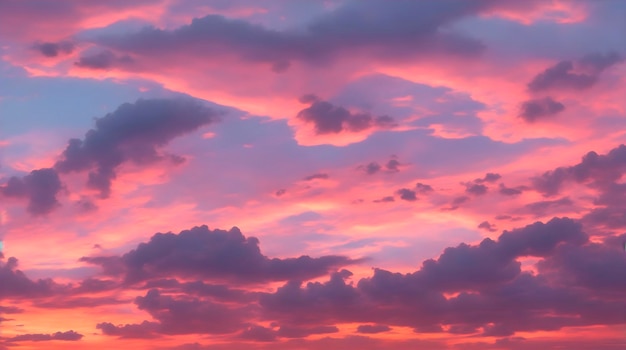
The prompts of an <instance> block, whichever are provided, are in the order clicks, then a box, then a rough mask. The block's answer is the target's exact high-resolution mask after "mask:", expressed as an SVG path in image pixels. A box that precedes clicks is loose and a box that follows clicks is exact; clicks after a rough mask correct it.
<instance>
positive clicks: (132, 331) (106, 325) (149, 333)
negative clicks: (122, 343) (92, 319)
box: [96, 321, 161, 339]
mask: <svg viewBox="0 0 626 350" xmlns="http://www.w3.org/2000/svg"><path fill="white" fill-rule="evenodd" d="M96 329H99V330H100V331H102V334H104V335H110V336H114V337H119V338H122V339H152V338H157V337H159V335H158V331H159V330H160V329H161V326H160V324H159V323H157V322H149V321H143V322H142V323H140V324H125V325H114V324H112V323H110V322H102V323H98V324H97V325H96Z"/></svg>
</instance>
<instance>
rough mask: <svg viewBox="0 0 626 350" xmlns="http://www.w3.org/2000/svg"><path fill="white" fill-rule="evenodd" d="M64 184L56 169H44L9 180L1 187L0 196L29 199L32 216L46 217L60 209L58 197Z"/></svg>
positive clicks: (29, 209) (28, 208)
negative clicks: (55, 209) (57, 208)
mask: <svg viewBox="0 0 626 350" xmlns="http://www.w3.org/2000/svg"><path fill="white" fill-rule="evenodd" d="M62 189H63V184H62V183H61V180H60V178H59V175H58V173H57V172H56V170H54V169H50V168H44V169H38V170H33V171H31V172H30V174H28V175H26V176H23V177H17V176H13V177H11V178H9V180H8V181H7V183H6V184H5V185H4V186H0V194H1V195H3V196H5V197H17V198H27V199H28V206H27V210H28V212H29V213H31V214H32V215H45V214H48V213H49V212H51V211H52V210H54V208H56V207H58V206H59V205H60V204H59V201H58V200H57V195H58V194H59V192H60V191H61V190H62Z"/></svg>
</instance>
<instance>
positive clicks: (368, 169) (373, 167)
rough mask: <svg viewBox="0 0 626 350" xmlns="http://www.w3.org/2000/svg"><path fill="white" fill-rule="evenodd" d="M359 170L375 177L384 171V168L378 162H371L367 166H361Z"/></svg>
mask: <svg viewBox="0 0 626 350" xmlns="http://www.w3.org/2000/svg"><path fill="white" fill-rule="evenodd" d="M359 169H363V170H364V171H365V173H366V174H368V175H374V174H376V173H377V172H379V171H380V169H382V166H381V165H380V164H378V163H377V162H370V163H368V164H367V165H360V166H359Z"/></svg>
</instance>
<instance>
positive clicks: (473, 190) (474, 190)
mask: <svg viewBox="0 0 626 350" xmlns="http://www.w3.org/2000/svg"><path fill="white" fill-rule="evenodd" d="M488 190H489V188H488V187H487V186H485V185H483V184H477V183H468V184H466V185H465V193H468V194H471V195H474V196H482V195H483V194H485V193H487V191H488Z"/></svg>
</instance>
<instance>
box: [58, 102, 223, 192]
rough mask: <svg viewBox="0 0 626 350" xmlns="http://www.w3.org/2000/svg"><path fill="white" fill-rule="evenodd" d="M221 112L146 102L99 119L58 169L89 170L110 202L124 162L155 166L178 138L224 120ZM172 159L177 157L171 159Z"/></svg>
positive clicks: (75, 141) (91, 179)
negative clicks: (111, 191) (115, 180)
mask: <svg viewBox="0 0 626 350" xmlns="http://www.w3.org/2000/svg"><path fill="white" fill-rule="evenodd" d="M220 114H221V113H220V112H217V111H214V110H212V109H210V108H207V107H205V106H203V105H202V104H201V103H200V102H198V101H196V100H192V99H152V100H143V99H140V100H138V101H137V102H135V103H132V104H131V103H125V104H123V105H121V106H120V107H118V108H117V109H116V110H115V111H114V112H112V113H109V114H107V115H105V116H104V117H102V118H98V119H96V127H95V128H94V129H91V130H89V131H88V132H87V133H86V134H85V137H84V138H83V139H71V140H70V141H69V143H68V145H67V147H66V149H65V150H64V151H63V154H62V156H61V159H60V160H59V161H58V162H57V163H56V164H55V166H54V168H55V169H56V170H57V171H58V172H60V173H69V172H79V171H89V175H88V182H87V184H88V186H89V187H91V188H93V189H97V190H99V191H100V195H101V196H102V197H103V198H106V197H108V196H109V194H110V190H111V182H112V181H113V179H115V178H116V176H117V173H116V169H117V167H119V166H120V165H121V164H122V163H124V162H128V161H130V162H134V163H136V164H149V163H152V162H155V161H158V160H162V159H164V158H166V155H164V154H162V153H161V152H160V149H161V148H162V147H163V146H165V145H167V144H168V143H169V142H170V141H171V140H172V139H174V138H175V137H178V136H181V135H183V134H186V133H189V132H192V131H194V130H196V129H198V128H199V127H201V126H203V125H206V124H210V123H212V122H215V121H217V120H219V116H220ZM170 159H172V157H171V156H170Z"/></svg>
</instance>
